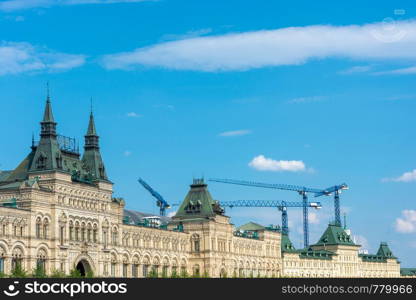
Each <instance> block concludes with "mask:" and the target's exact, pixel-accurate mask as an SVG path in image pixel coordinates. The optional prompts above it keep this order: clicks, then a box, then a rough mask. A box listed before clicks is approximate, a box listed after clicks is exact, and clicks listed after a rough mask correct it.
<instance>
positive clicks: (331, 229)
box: [314, 224, 357, 246]
mask: <svg viewBox="0 0 416 300" xmlns="http://www.w3.org/2000/svg"><path fill="white" fill-rule="evenodd" d="M323 245H349V246H357V245H356V244H354V242H353V241H352V239H351V237H350V236H349V235H348V234H347V233H346V232H345V230H344V229H343V228H342V227H341V226H338V225H335V224H329V225H328V228H327V229H326V230H325V232H324V233H323V234H322V236H321V238H320V239H319V241H318V242H317V243H316V244H315V245H314V246H323Z"/></svg>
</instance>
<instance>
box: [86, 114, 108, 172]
mask: <svg viewBox="0 0 416 300" xmlns="http://www.w3.org/2000/svg"><path fill="white" fill-rule="evenodd" d="M84 150H85V152H84V156H83V157H82V162H83V164H84V166H85V169H86V170H87V172H89V173H90V174H91V176H92V178H93V179H95V180H108V178H107V174H106V171H105V167H104V162H103V160H102V158H101V153H100V145H99V136H98V134H97V130H96V127H95V121H94V114H93V112H92V110H91V113H90V119H89V122H88V129H87V133H86V135H85V146H84Z"/></svg>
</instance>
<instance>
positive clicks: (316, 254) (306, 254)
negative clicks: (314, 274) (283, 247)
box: [299, 248, 335, 259]
mask: <svg viewBox="0 0 416 300" xmlns="http://www.w3.org/2000/svg"><path fill="white" fill-rule="evenodd" d="M299 252H300V253H299V257H300V258H312V259H332V256H334V255H335V253H334V252H332V251H328V250H312V249H311V248H309V249H307V250H305V249H302V250H299Z"/></svg>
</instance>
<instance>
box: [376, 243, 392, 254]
mask: <svg viewBox="0 0 416 300" xmlns="http://www.w3.org/2000/svg"><path fill="white" fill-rule="evenodd" d="M377 255H379V256H383V257H391V258H395V257H394V255H393V252H392V251H391V250H390V248H389V246H388V245H387V243H386V242H381V243H380V247H379V248H378V251H377Z"/></svg>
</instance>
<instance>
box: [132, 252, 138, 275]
mask: <svg viewBox="0 0 416 300" xmlns="http://www.w3.org/2000/svg"><path fill="white" fill-rule="evenodd" d="M131 276H132V277H136V278H137V277H139V258H138V257H137V256H134V257H133V261H132V264H131Z"/></svg>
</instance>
